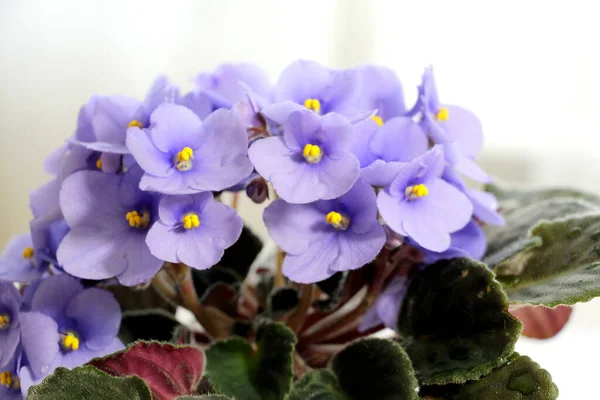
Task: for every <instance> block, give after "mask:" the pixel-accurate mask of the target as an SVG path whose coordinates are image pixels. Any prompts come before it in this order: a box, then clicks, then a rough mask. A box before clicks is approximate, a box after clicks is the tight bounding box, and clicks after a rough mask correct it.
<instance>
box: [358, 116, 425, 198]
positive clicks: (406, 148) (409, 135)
mask: <svg viewBox="0 0 600 400" xmlns="http://www.w3.org/2000/svg"><path fill="white" fill-rule="evenodd" d="M353 139H354V141H353V145H352V152H353V154H355V155H356V156H357V158H358V159H359V161H360V162H361V171H360V176H361V178H362V179H363V180H364V181H365V182H367V183H369V184H371V185H373V186H379V187H385V186H388V185H389V184H390V183H391V182H392V180H393V179H394V178H395V177H396V174H397V173H398V171H399V169H400V168H402V167H403V166H404V164H405V163H407V162H409V161H412V160H413V159H415V158H416V157H418V156H420V155H421V154H424V153H425V152H426V151H427V149H428V148H429V142H428V140H427V136H426V135H425V132H423V130H422V129H421V127H420V125H419V124H417V123H415V122H414V121H413V120H412V119H411V118H408V117H394V118H392V119H390V120H389V121H386V122H384V121H383V119H382V118H380V117H377V116H374V117H371V118H368V119H365V120H364V121H361V122H359V123H357V124H356V125H354V138H353Z"/></svg>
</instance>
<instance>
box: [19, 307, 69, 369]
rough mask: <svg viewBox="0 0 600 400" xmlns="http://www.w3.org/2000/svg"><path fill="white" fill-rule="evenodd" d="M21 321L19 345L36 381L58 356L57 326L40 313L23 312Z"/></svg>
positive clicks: (20, 317)
mask: <svg viewBox="0 0 600 400" xmlns="http://www.w3.org/2000/svg"><path fill="white" fill-rule="evenodd" d="M19 319H20V321H21V343H22V345H23V350H24V351H25V354H26V355H27V361H28V362H29V366H30V367H31V371H32V373H33V376H34V377H35V378H36V379H39V378H41V377H42V376H43V375H45V374H46V373H47V372H48V370H49V368H50V365H52V363H53V362H54V359H55V358H56V356H57V355H58V352H59V349H58V343H59V340H60V335H59V333H58V325H57V324H56V322H55V321H54V320H53V319H52V318H50V317H49V316H47V315H45V314H42V313H40V312H24V313H21V315H20V316H19Z"/></svg>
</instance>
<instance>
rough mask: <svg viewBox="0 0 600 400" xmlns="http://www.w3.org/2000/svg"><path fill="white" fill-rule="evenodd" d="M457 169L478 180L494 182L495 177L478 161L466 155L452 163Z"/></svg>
mask: <svg viewBox="0 0 600 400" xmlns="http://www.w3.org/2000/svg"><path fill="white" fill-rule="evenodd" d="M452 165H453V166H454V168H456V170H457V171H458V172H460V173H462V174H464V175H466V176H468V177H469V178H471V179H474V180H476V181H477V182H482V183H492V181H493V179H492V177H491V176H489V175H488V174H487V173H486V172H485V171H484V170H483V169H482V168H481V167H480V166H479V165H477V163H476V162H475V161H474V160H472V159H470V158H469V157H467V156H465V155H460V156H459V157H458V159H457V160H456V161H455V162H453V163H452Z"/></svg>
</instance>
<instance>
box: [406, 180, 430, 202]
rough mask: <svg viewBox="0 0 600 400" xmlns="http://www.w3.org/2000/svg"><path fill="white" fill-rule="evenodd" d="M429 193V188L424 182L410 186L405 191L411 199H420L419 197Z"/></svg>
mask: <svg viewBox="0 0 600 400" xmlns="http://www.w3.org/2000/svg"><path fill="white" fill-rule="evenodd" d="M428 194H429V189H427V186H425V185H424V184H422V183H420V184H418V185H414V186H408V187H407V188H406V190H405V191H404V195H405V196H406V198H407V199H409V200H414V199H418V198H419V197H425V196H427V195H428Z"/></svg>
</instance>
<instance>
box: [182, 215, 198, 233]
mask: <svg viewBox="0 0 600 400" xmlns="http://www.w3.org/2000/svg"><path fill="white" fill-rule="evenodd" d="M181 222H182V223H183V227H184V228H185V229H192V228H197V227H199V226H200V219H198V214H196V213H188V214H185V215H184V216H183V218H182V219H181Z"/></svg>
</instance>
